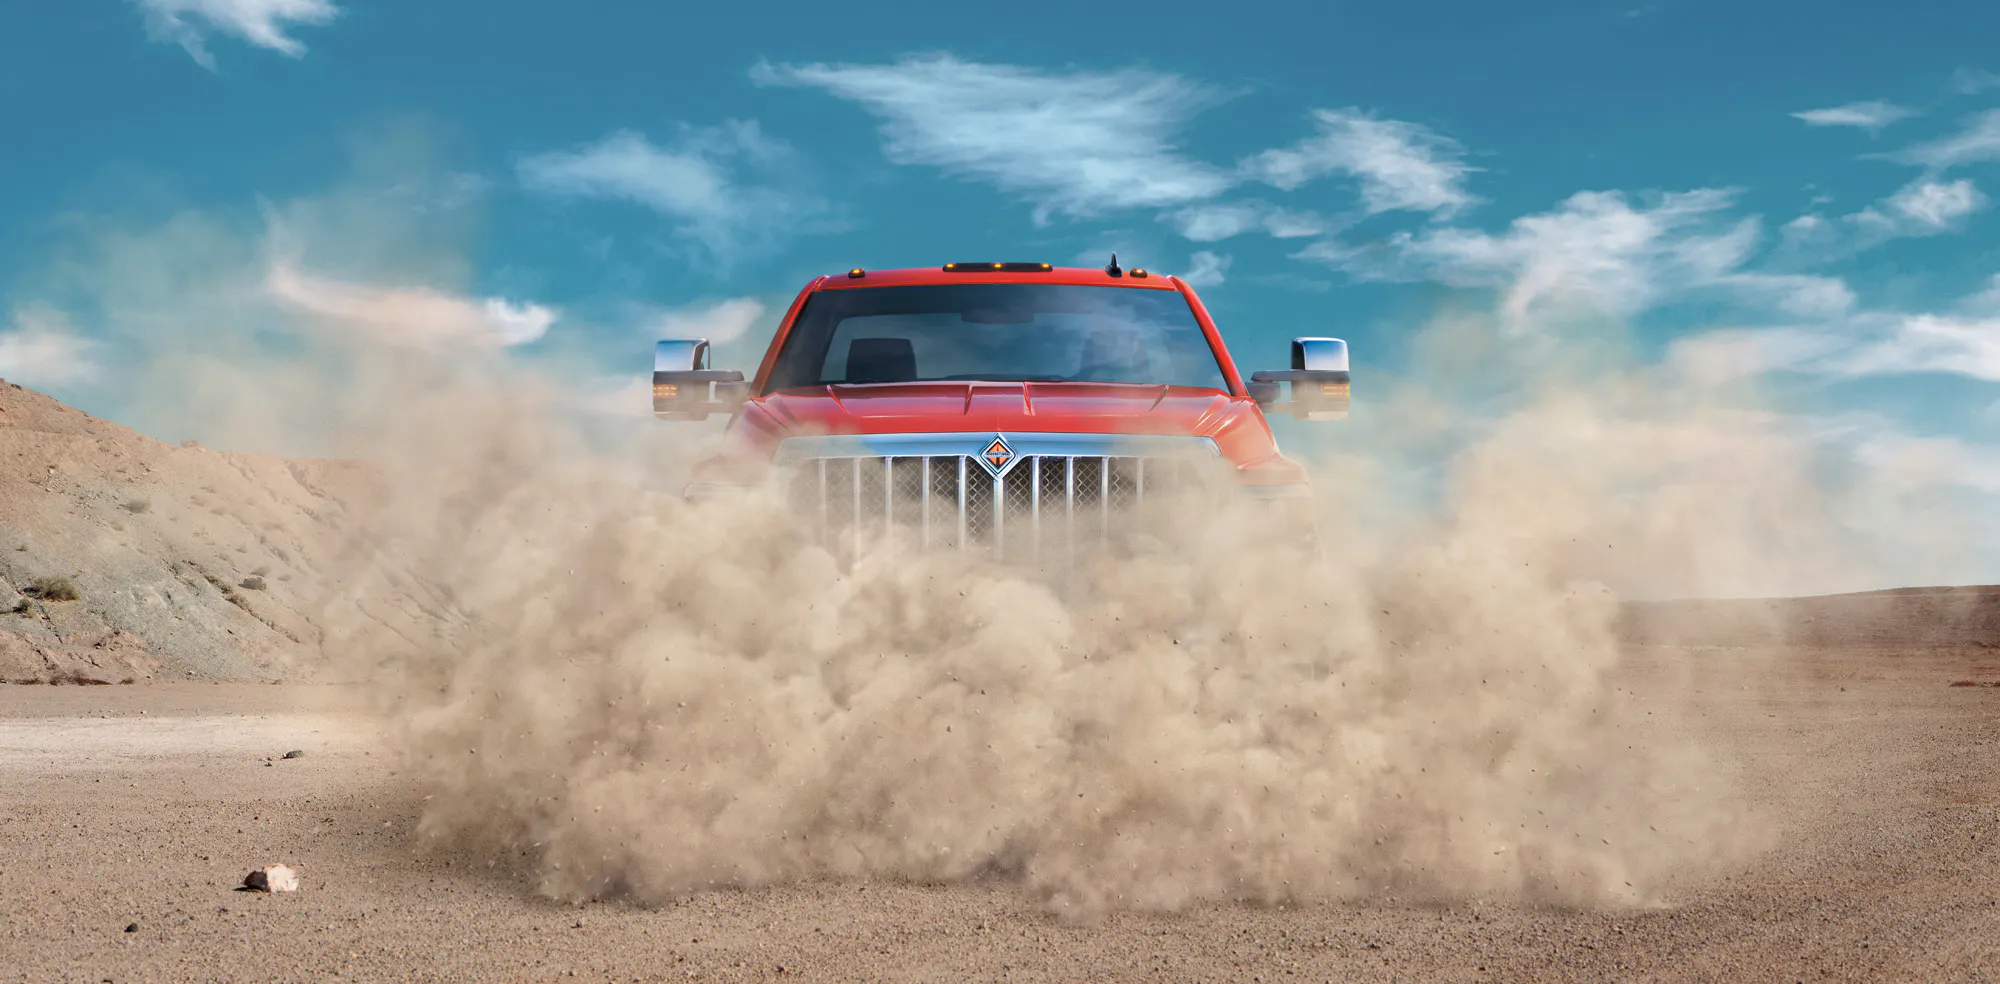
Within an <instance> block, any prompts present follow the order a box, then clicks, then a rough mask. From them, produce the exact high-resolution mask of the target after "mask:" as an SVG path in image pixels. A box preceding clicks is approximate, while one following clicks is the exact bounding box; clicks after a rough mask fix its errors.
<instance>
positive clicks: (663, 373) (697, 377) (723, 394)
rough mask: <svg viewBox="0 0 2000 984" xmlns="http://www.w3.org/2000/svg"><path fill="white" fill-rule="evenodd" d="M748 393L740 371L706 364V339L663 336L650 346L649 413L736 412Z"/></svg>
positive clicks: (670, 416)
mask: <svg viewBox="0 0 2000 984" xmlns="http://www.w3.org/2000/svg"><path fill="white" fill-rule="evenodd" d="M749 395H750V384H749V383H746V382H744V381H743V374H742V373H741V372H739V371H737V370H734V369H710V368H709V367H708V339H706V338H667V339H662V340H660V342H659V343H658V344H656V345H654V346H653V416H655V417H658V418H660V419H661V420H706V419H708V415H709V414H711V413H734V412H736V408H737V407H739V406H741V405H742V404H743V401H744V400H745V399H746V398H748V397H749Z"/></svg>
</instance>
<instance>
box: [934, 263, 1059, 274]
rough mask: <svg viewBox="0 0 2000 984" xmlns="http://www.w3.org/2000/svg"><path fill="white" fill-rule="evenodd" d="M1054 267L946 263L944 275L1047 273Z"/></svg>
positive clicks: (1014, 264) (1016, 264)
mask: <svg viewBox="0 0 2000 984" xmlns="http://www.w3.org/2000/svg"><path fill="white" fill-rule="evenodd" d="M1053 269H1055V267H1053V266H1051V265H1049V264H1047V263H993V262H980V263H947V264H945V265H944V272H946V273H1047V272H1049V271H1050V270H1053Z"/></svg>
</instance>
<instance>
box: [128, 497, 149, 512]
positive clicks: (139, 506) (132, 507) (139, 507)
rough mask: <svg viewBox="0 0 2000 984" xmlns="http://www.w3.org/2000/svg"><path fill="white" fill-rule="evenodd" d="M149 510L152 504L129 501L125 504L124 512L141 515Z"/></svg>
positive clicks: (141, 501)
mask: <svg viewBox="0 0 2000 984" xmlns="http://www.w3.org/2000/svg"><path fill="white" fill-rule="evenodd" d="M151 508H153V504H152V502H150V501H149V500H146V499H131V500H128V501H127V502H126V503H125V511H126V512H129V513H135V514H136V513H142V512H145V511H146V510H148V509H151Z"/></svg>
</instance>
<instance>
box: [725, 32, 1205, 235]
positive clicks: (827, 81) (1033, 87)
mask: <svg viewBox="0 0 2000 984" xmlns="http://www.w3.org/2000/svg"><path fill="white" fill-rule="evenodd" d="M752 78H753V79H755V80H756V81H757V82H758V83H760V84H766V85H802V86H811V87H814V88H819V89H824V90H826V91H828V92H830V93H832V94H833V95H835V96H838V97H840V98H843V99H847V100H851V101H853V102H857V103H860V104H861V105H863V106H865V107H867V109H868V110H869V111H870V112H873V113H874V114H875V115H877V116H879V117H881V118H882V120H883V122H882V135H883V138H884V147H883V151H884V153H885V154H886V156H887V157H888V158H889V160H890V161H892V162H894V163H897V164H904V165H924V166H931V167H938V168H942V169H944V170H945V171H946V172H947V173H950V174H954V175H959V176H963V177H969V178H975V179H978V180H982V181H986V182H990V183H991V184H993V185H995V186H996V187H998V188H1000V189H1001V190H1002V191H1005V192H1008V193H1010V194H1014V195H1018V196H1020V197H1022V198H1024V199H1026V200H1028V201H1030V202H1032V203H1033V204H1034V206H1035V219H1036V221H1037V222H1046V221H1048V219H1049V218H1050V217H1051V216H1053V215H1056V214H1066V215H1070V216H1076V217H1083V216H1090V215H1095V214H1098V213H1101V212H1105V211H1108V210H1115V209H1127V208H1169V207H1173V206H1176V205H1185V204H1188V203H1192V202H1199V201H1206V200H1208V199H1211V198H1213V197H1215V196H1216V195H1218V194H1221V193H1222V192H1223V191H1225V190H1227V189H1228V188H1229V187H1230V186H1231V185H1232V184H1234V183H1235V182H1234V179H1233V178H1232V177H1231V176H1230V175H1228V174H1227V173H1225V172H1223V171H1221V170H1220V169H1217V168H1215V167H1213V166H1211V165H1208V164H1205V163H1201V162H1199V161H1194V160H1190V159H1187V158H1185V157H1183V156H1181V154H1180V153H1179V152H1178V148H1177V147H1176V146H1175V144H1174V140H1173V137H1174V134H1175V133H1176V132H1177V131H1178V130H1179V129H1180V128H1181V126H1182V125H1183V124H1184V123H1185V122H1186V121H1187V120H1188V118H1190V117H1191V116H1193V115H1194V114H1195V113H1196V112H1198V111H1199V110H1201V109H1203V108H1205V107H1207V106H1209V105H1211V104H1212V103H1214V102H1215V101H1216V99H1217V96H1216V94H1214V93H1212V92H1211V91H1210V90H1208V89H1207V88H1206V87H1204V86H1200V85H1197V84H1195V83H1192V82H1189V81H1187V80H1185V79H1182V78H1180V77H1179V76H1175V75H1167V74H1161V73H1156V72H1147V71H1139V70H1136V69H1134V70H1124V71H1115V72H1074V73H1069V74H1055V73H1049V72H1041V71H1036V70H1034V69H1028V68H1020V67H1016V66H1011V65H989V64H980V63H977V62H966V61H960V60H958V59H956V58H953V57H951V56H949V55H932V56H927V57H918V58H906V59H904V60H902V61H900V62H897V63H895V64H892V65H822V64H815V65H798V66H772V65H766V64H760V65H758V66H757V67H756V68H755V69H753V71H752Z"/></svg>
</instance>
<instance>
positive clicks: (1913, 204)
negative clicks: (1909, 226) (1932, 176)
mask: <svg viewBox="0 0 2000 984" xmlns="http://www.w3.org/2000/svg"><path fill="white" fill-rule="evenodd" d="M1887 205H1888V207H1889V209H1890V211H1891V212H1893V213H1895V214H1896V215H1899V216H1901V217H1903V218H1905V219H1909V220H1911V221H1914V222H1916V223H1918V224H1920V225H1923V226H1928V227H1930V228H1932V229H1945V228H1948V227H1950V226H1951V225H1952V224H1954V223H1955V222H1957V221H1958V220H1959V219H1962V218H1964V217H1966V216H1968V215H1971V214H1972V213H1974V212H1977V211H1979V210H1980V209H1982V208H1984V207H1986V205H1987V199H1986V196H1985V195H1984V194H1983V193H1981V192H1980V190H1979V189H1978V188H1977V187H1976V186H1974V185H1973V183H1972V182H1971V181H1968V180H1965V179H1963V178H1961V179H1959V180H1957V181H1951V182H1938V181H1919V182H1916V183H1914V184H1911V185H1909V186H1908V187H1905V188H1904V189H1902V190H1901V191H1898V192H1896V193H1895V194H1894V195H1892V196H1890V197H1889V199H1888V201H1887Z"/></svg>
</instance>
